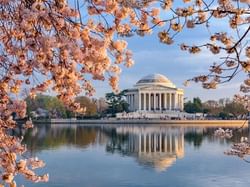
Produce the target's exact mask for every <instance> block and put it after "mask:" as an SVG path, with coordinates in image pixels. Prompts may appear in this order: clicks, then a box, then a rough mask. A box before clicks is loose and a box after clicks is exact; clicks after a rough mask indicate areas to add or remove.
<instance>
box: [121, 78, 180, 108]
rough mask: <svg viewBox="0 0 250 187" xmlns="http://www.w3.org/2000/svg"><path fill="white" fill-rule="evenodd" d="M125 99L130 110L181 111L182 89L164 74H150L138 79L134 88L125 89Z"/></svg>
mask: <svg viewBox="0 0 250 187" xmlns="http://www.w3.org/2000/svg"><path fill="white" fill-rule="evenodd" d="M126 99H127V102H128V104H129V110H130V111H131V112H132V111H148V112H164V111H171V110H172V111H182V110H183V104H184V102H183V99H184V91H183V90H182V89H179V88H176V86H175V85H174V84H173V83H172V82H171V81H170V80H169V79H168V78H166V77H165V76H164V75H161V74H152V75H148V76H145V77H143V78H142V79H140V80H139V81H138V82H137V83H136V84H135V86H134V88H132V89H127V90H126Z"/></svg>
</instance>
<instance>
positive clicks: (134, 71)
mask: <svg viewBox="0 0 250 187" xmlns="http://www.w3.org/2000/svg"><path fill="white" fill-rule="evenodd" d="M70 2H71V1H70ZM71 3H72V2H71ZM188 5H189V4H185V6H188ZM214 5H217V1H215V2H214V4H213V5H212V6H214ZM72 6H73V3H72ZM179 6H183V2H182V1H175V3H174V9H175V8H176V7H179ZM169 16H171V15H169V14H168V12H164V11H163V12H162V13H161V17H162V18H163V17H169ZM227 28H228V20H227V19H224V20H220V19H214V18H212V19H210V28H209V30H210V31H209V32H210V33H214V32H221V31H223V32H227V33H230V34H232V33H233V34H235V31H233V30H227ZM163 29H164V27H162V28H160V30H163ZM243 29H244V26H243ZM242 31H244V30H242ZM242 31H241V32H242ZM209 37H210V35H209V33H208V29H207V28H206V27H205V26H197V27H196V28H195V29H184V31H183V32H182V33H180V34H178V35H177V37H176V39H175V44H173V45H171V46H168V45H165V44H161V43H160V42H159V40H158V37H157V30H154V31H153V34H151V35H149V36H145V37H139V36H134V37H131V38H122V39H125V40H127V41H128V48H129V49H131V50H132V51H133V54H134V60H135V65H134V66H133V67H131V68H129V69H127V68H126V67H123V68H122V74H121V76H120V89H121V90H122V89H126V88H131V87H133V85H134V84H135V83H136V82H137V81H138V80H139V79H140V78H142V77H143V76H146V75H148V74H152V73H161V74H163V75H165V76H166V77H168V78H169V79H170V80H171V81H172V82H173V83H174V84H175V85H176V86H177V87H180V88H183V89H184V91H185V97H187V98H188V99H192V98H193V97H200V98H201V99H202V100H209V99H214V100H217V99H220V98H225V97H229V98H232V97H233V95H234V94H236V93H239V87H240V84H241V82H242V81H243V80H244V78H245V76H246V75H244V74H240V75H238V76H237V77H236V78H234V79H233V80H232V81H231V82H230V83H226V84H223V85H219V87H218V89H216V90H206V89H203V88H202V87H201V86H200V85H199V84H195V83H192V84H191V85H190V86H189V87H184V86H183V82H184V81H185V80H186V79H189V78H192V77H194V76H197V75H201V74H207V73H208V68H209V66H210V65H212V63H213V62H215V61H217V60H218V58H219V57H218V56H214V55H213V54H211V53H210V52H209V51H203V52H201V53H200V54H197V55H191V54H188V53H187V52H184V51H180V49H179V47H178V44H181V43H183V42H185V43H187V44H189V45H193V44H204V43H206V42H208V41H209ZM94 85H95V88H96V94H95V95H94V97H104V96H105V93H107V92H111V91H112V89H111V87H110V86H109V85H108V82H107V81H104V82H100V81H94Z"/></svg>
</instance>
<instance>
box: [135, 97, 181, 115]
mask: <svg viewBox="0 0 250 187" xmlns="http://www.w3.org/2000/svg"><path fill="white" fill-rule="evenodd" d="M139 110H144V111H155V110H160V111H162V110H183V94H179V93H147V92H142V93H139Z"/></svg>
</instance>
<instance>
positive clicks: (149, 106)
mask: <svg viewBox="0 0 250 187" xmlns="http://www.w3.org/2000/svg"><path fill="white" fill-rule="evenodd" d="M148 111H151V93H149V94H148Z"/></svg>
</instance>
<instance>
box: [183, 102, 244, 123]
mask: <svg viewBox="0 0 250 187" xmlns="http://www.w3.org/2000/svg"><path fill="white" fill-rule="evenodd" d="M184 110H185V111H186V112H188V113H204V114H206V115H207V116H208V117H214V118H221V119H232V118H239V117H240V116H242V115H245V114H246V113H247V110H246V109H245V108H244V106H243V105H242V104H240V103H238V102H235V101H232V100H230V99H228V98H223V99H219V100H218V101H215V100H208V101H206V102H202V101H201V99H200V98H199V97H195V98H193V100H192V101H188V102H186V103H185V104H184Z"/></svg>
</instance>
